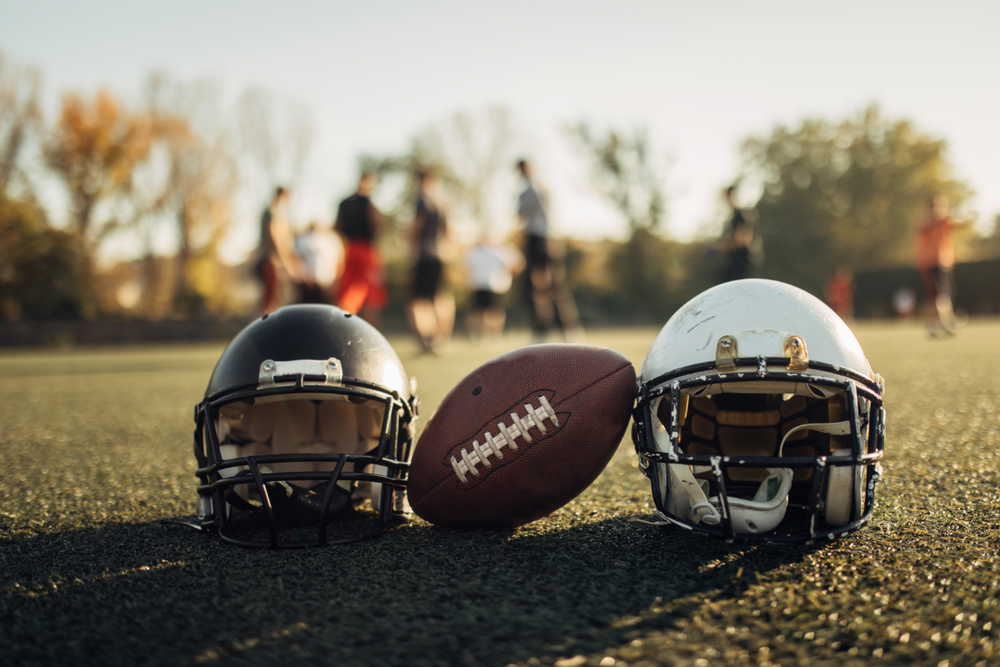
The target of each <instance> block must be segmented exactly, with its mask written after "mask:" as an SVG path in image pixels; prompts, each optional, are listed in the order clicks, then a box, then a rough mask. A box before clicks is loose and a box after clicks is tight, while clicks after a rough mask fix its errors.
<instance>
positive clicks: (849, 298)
mask: <svg viewBox="0 0 1000 667" xmlns="http://www.w3.org/2000/svg"><path fill="white" fill-rule="evenodd" d="M823 292H824V296H825V297H826V303H827V305H828V306H830V308H832V309H833V312H835V313H837V314H838V315H840V317H841V318H843V319H845V320H848V319H851V318H852V317H854V273H853V272H852V271H851V269H850V268H848V267H846V266H842V267H840V268H839V269H837V270H836V272H834V274H833V275H832V276H830V279H829V280H828V281H826V288H825V289H824V290H823Z"/></svg>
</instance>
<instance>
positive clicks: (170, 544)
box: [0, 320, 1000, 666]
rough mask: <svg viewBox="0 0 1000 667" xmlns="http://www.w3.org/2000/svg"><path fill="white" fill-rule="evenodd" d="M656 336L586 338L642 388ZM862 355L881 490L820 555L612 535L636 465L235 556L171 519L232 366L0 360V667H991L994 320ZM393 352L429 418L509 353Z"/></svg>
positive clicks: (888, 333) (996, 537) (999, 469)
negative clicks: (538, 516) (212, 394)
mask: <svg viewBox="0 0 1000 667" xmlns="http://www.w3.org/2000/svg"><path fill="white" fill-rule="evenodd" d="M654 333H655V332H654V331H652V330H637V331H615V332H593V333H591V336H590V341H591V342H594V343H598V344H603V345H608V346H610V347H614V348H616V349H618V350H620V351H622V352H623V353H625V354H626V355H627V356H629V357H630V358H631V359H632V360H633V361H634V362H636V365H638V363H639V362H640V360H641V359H642V356H643V355H644V354H645V352H646V349H647V347H648V345H649V343H650V342H651V341H652V338H653V335H654ZM858 333H859V337H860V338H861V341H862V343H863V345H864V346H865V349H866V351H867V352H868V354H869V357H870V359H871V361H872V364H873V366H874V367H875V369H876V370H877V371H879V372H881V373H882V374H883V376H885V377H886V379H887V385H888V390H887V403H886V405H887V410H888V414H889V427H888V437H887V450H886V461H885V481H884V482H883V483H882V484H881V485H880V487H879V489H878V495H877V503H878V507H877V510H876V516H875V519H874V520H873V522H872V523H871V524H870V525H869V526H868V527H867V528H865V529H864V530H862V531H860V532H859V533H856V534H854V535H852V536H850V537H848V538H847V539H844V540H842V541H840V542H837V543H834V544H831V545H827V546H825V547H821V548H813V549H810V548H805V547H801V548H800V547H773V546H758V547H752V546H750V547H748V546H745V545H744V546H740V545H733V546H731V545H727V544H725V543H720V542H715V541H711V540H707V539H704V538H702V537H700V536H697V535H691V534H689V533H687V532H686V531H682V530H680V529H677V528H653V527H638V526H635V525H632V524H629V523H627V519H628V518H629V517H633V516H637V515H648V514H649V513H650V512H651V505H652V499H651V496H650V494H649V490H648V486H647V484H646V481H645V478H644V477H642V476H641V475H640V473H639V472H638V471H637V470H636V466H635V455H634V453H633V452H632V448H631V445H630V444H628V443H626V444H625V445H623V446H622V448H621V449H620V450H619V453H618V454H617V455H616V457H615V459H614V460H613V461H612V463H611V465H610V466H609V467H608V469H607V470H606V471H605V473H604V474H603V475H602V476H601V478H600V479H599V480H598V481H597V483H595V485H594V486H593V487H591V488H590V489H589V490H587V491H586V492H585V493H584V494H583V495H581V496H580V497H579V498H578V499H577V500H576V501H574V502H572V503H570V504H569V505H568V506H566V507H565V508H563V509H562V510H560V511H558V512H556V513H554V514H553V515H551V516H550V517H548V518H546V519H543V520H541V521H538V522H536V523H534V524H531V525H529V526H526V527H524V528H522V529H520V530H517V531H479V532H453V531H448V530H443V529H439V528H435V527H433V526H431V525H428V524H426V523H424V522H422V521H420V520H415V521H413V522H412V523H410V524H408V525H406V526H402V527H400V528H398V529H395V530H393V531H391V532H390V533H388V534H387V535H386V536H384V537H382V538H381V539H379V540H375V541H372V542H367V543H363V544H357V545H351V546H347V547H332V548H327V549H321V550H320V549H313V550H303V551H295V552H272V551H254V550H245V549H239V548H236V547H231V546H225V545H223V544H221V543H220V542H219V541H218V540H217V539H216V538H214V537H213V536H208V535H202V534H199V533H196V532H194V531H192V530H190V529H186V528H184V527H181V526H177V525H170V524H163V523H162V522H161V520H163V519H171V518H181V517H185V516H189V515H191V514H192V513H193V512H194V504H195V503H194V500H195V487H196V484H197V481H196V479H195V477H194V475H193V472H194V469H195V464H194V457H193V456H192V455H191V431H192V428H193V423H192V407H193V405H194V404H195V403H196V402H197V401H198V400H199V398H200V396H201V394H202V392H203V391H204V388H205V385H206V383H207V381H208V376H209V373H210V372H211V369H212V366H213V364H214V362H215V360H216V358H217V357H218V355H219V353H220V352H221V349H222V348H221V346H189V347H188V346H185V347H163V348H123V349H119V350H96V351H73V352H23V351H15V352H11V351H7V352H3V353H2V354H0V378H2V380H0V587H2V589H3V596H2V598H0V665H7V664H15V665H20V664H26V665H27V664H39V665H51V664H66V665H82V664H88V665H89V664H163V665H172V664H183V663H192V662H193V663H199V664H209V665H216V664H220V665H242V664H252V665H285V664H293V663H296V662H299V661H303V662H304V664H316V663H326V664H338V665H437V664H439V665H452V664H457V665H506V664H509V663H515V664H531V665H537V664H553V663H555V664H557V665H560V666H570V665H583V664H589V665H598V664H604V665H608V664H610V663H611V660H610V658H613V659H614V660H615V661H616V662H615V663H614V664H617V665H622V664H628V665H643V664H768V663H771V664H783V665H796V664H802V665H805V664H811V665H839V664H852V663H857V664H869V663H871V662H873V661H874V662H884V663H890V664H899V665H906V664H926V665H937V664H939V663H942V662H943V661H947V662H948V664H949V665H965V664H969V665H971V664H976V663H977V662H978V663H982V664H996V663H997V661H998V660H1000V657H998V649H997V641H998V631H1000V584H998V581H997V580H998V574H1000V568H998V557H997V551H998V544H1000V452H998V443H1000V428H998V424H1000V418H998V417H1000V380H998V379H997V377H998V375H997V373H998V370H997V369H998V368H1000V351H998V342H1000V322H997V321H996V320H993V321H982V322H976V321H974V322H973V323H972V324H970V325H969V326H968V327H966V328H965V329H964V330H963V331H962V332H961V333H960V334H959V335H958V336H957V337H956V338H954V339H949V340H930V339H928V338H927V337H926V335H925V334H924V333H923V332H922V331H921V330H920V329H919V328H917V327H916V326H894V325H867V324H862V325H859V327H858ZM395 342H397V343H398V346H397V347H398V349H399V350H400V352H401V356H402V357H403V360H404V363H405V365H406V367H407V370H408V371H409V372H410V373H412V374H414V375H416V376H417V377H418V379H419V382H420V387H419V394H420V395H421V397H422V399H423V402H424V416H425V418H426V416H427V415H428V414H430V411H431V410H433V408H434V407H435V406H436V405H437V404H438V403H439V402H440V400H441V399H442V398H443V396H444V395H445V394H446V393H447V391H448V390H449V389H450V387H451V386H453V385H454V384H455V383H456V382H457V381H458V380H459V379H460V378H461V377H462V376H464V375H465V374H466V373H468V372H469V371H470V370H472V369H473V368H474V367H475V366H477V365H478V364H480V363H482V362H483V361H485V360H487V359H488V358H490V357H492V356H494V355H495V354H497V353H498V352H500V351H502V350H485V351H484V350H479V349H475V348H473V347H472V346H470V345H469V344H468V343H464V342H461V341H459V342H456V343H455V344H454V345H453V347H452V349H451V350H450V352H449V353H448V354H447V355H446V356H444V357H443V358H440V359H437V358H432V357H426V356H424V357H419V356H417V354H416V348H415V346H414V345H412V344H411V343H410V342H409V341H395ZM514 342H518V341H517V340H515V341H514ZM521 342H523V341H521ZM567 463H568V464H570V463H571V462H567ZM602 660H603V662H602ZM702 661H704V662H702Z"/></svg>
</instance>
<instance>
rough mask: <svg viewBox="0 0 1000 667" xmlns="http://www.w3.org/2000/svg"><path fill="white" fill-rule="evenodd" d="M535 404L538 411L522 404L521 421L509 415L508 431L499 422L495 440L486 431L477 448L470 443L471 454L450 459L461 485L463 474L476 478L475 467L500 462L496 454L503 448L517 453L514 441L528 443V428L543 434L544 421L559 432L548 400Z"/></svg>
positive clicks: (514, 413)
mask: <svg viewBox="0 0 1000 667" xmlns="http://www.w3.org/2000/svg"><path fill="white" fill-rule="evenodd" d="M538 404H539V407H538V409H535V408H533V407H531V405H529V404H527V403H525V405H524V411H525V412H526V413H527V414H526V415H525V416H524V417H518V416H517V413H516V412H512V413H510V418H511V425H510V426H509V427H508V426H507V425H506V424H504V423H503V422H500V423H499V424H497V430H498V431H499V432H500V433H499V434H498V435H497V436H496V437H495V438H494V437H493V435H492V434H491V433H490V432H489V431H487V432H486V437H485V438H484V440H485V442H484V443H483V444H479V441H478V440H473V441H472V448H471V449H472V451H471V452H470V451H469V450H467V449H464V448H463V449H462V451H461V453H460V455H459V457H460V458H459V457H455V456H452V457H451V467H452V468H454V469H455V474H456V475H458V479H460V480H461V481H463V482H465V481H467V479H468V478H467V477H466V474H467V473H470V472H471V473H472V474H473V475H479V471H478V470H476V466H477V465H478V464H480V463H482V464H483V465H484V466H486V467H487V468H489V467H490V466H491V465H492V464H491V463H490V458H489V457H490V456H496V457H497V460H500V459H502V458H503V452H501V451H500V450H501V449H502V448H504V447H510V449H511V451H517V442H515V441H516V440H517V439H518V438H521V437H523V438H524V441H525V442H526V443H530V442H531V435H530V434H529V433H528V430H529V429H530V428H531V427H532V426H536V427H538V430H539V431H541V432H542V435H545V434H546V432H547V430H546V428H545V423H544V422H545V420H546V419H548V420H549V421H550V422H552V425H553V426H555V427H556V428H559V418H558V417H556V411H555V410H553V409H552V406H551V405H549V402H548V400H547V399H546V398H545V397H544V396H539V397H538Z"/></svg>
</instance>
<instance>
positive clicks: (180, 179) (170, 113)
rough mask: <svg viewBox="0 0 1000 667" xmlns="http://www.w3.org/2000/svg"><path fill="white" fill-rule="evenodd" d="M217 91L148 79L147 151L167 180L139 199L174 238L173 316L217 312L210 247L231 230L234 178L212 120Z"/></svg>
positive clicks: (224, 142) (207, 86)
mask: <svg viewBox="0 0 1000 667" xmlns="http://www.w3.org/2000/svg"><path fill="white" fill-rule="evenodd" d="M218 100H219V91H218V88H217V86H215V85H213V84H211V83H210V82H206V81H203V82H197V83H193V84H182V83H176V82H173V81H171V80H170V79H169V78H168V77H167V76H166V75H164V74H154V75H152V76H151V77H150V79H149V82H148V85H147V104H148V114H149V117H150V118H151V120H152V123H153V127H154V137H155V139H154V144H155V146H156V147H157V148H161V149H162V151H163V153H162V155H161V161H162V163H163V165H161V166H165V170H164V171H165V173H166V177H165V178H164V179H163V181H162V182H161V183H160V184H159V185H158V186H154V187H153V192H154V194H153V196H147V197H146V198H145V199H146V201H148V202H149V203H148V204H147V206H146V207H145V208H146V209H147V213H153V212H163V213H165V214H166V215H167V217H168V218H169V219H171V220H173V222H174V224H175V227H176V231H177V238H178V249H177V258H176V261H177V267H176V284H175V286H174V290H173V293H174V298H173V302H174V311H175V312H178V313H186V314H190V313H193V312H197V311H200V310H203V309H204V308H205V307H206V306H215V307H219V306H221V305H223V304H221V303H219V302H218V296H219V295H220V294H221V293H223V292H224V291H225V290H221V289H219V282H220V281H221V279H222V278H221V272H220V271H219V270H218V269H219V266H218V263H219V260H218V257H217V256H216V248H217V245H218V243H219V241H220V240H221V238H222V236H223V234H224V233H225V232H226V231H227V230H228V228H229V227H230V225H231V224H232V215H231V213H232V198H233V195H234V193H235V190H236V185H237V174H236V168H235V163H234V160H233V158H232V156H231V153H230V150H229V146H228V142H227V138H226V136H225V133H224V131H223V130H222V123H221V122H220V121H219V114H218V109H219V105H218Z"/></svg>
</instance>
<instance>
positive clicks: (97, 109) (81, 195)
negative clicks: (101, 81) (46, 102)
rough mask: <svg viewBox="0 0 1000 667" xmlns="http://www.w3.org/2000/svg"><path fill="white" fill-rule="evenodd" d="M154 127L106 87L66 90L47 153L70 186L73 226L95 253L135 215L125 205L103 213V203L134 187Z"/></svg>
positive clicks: (146, 117)
mask: <svg viewBox="0 0 1000 667" xmlns="http://www.w3.org/2000/svg"><path fill="white" fill-rule="evenodd" d="M153 129H154V128H153V124H152V122H151V120H150V118H149V117H148V116H146V115H144V114H132V113H130V112H128V111H127V110H126V109H125V108H123V107H122V105H121V104H120V103H119V102H118V100H116V99H115V97H114V96H113V95H112V94H111V93H110V92H108V91H106V90H101V91H99V92H98V93H97V95H96V96H94V98H93V99H90V100H87V99H84V98H82V97H80V96H79V95H76V94H75V93H67V94H66V95H64V96H63V101H62V110H61V112H60V115H59V122H58V124H57V125H56V127H55V129H54V130H53V131H52V133H51V135H50V136H49V139H48V141H47V142H46V145H45V158H46V162H47V163H48V165H49V167H51V168H52V169H53V170H54V171H55V172H56V173H57V174H58V175H59V176H60V177H61V178H62V180H63V182H64V183H65V185H66V188H67V190H68V191H69V196H70V221H71V227H72V229H73V232H74V233H75V234H76V236H77V237H78V238H79V239H80V240H81V241H82V242H83V243H84V245H85V246H86V247H87V248H88V249H89V250H90V252H91V254H93V250H95V249H96V248H97V246H98V245H99V244H100V242H101V241H102V240H103V239H105V238H106V237H107V236H108V234H110V233H112V232H113V231H115V230H118V229H121V228H123V227H127V226H129V224H130V223H134V222H135V220H136V216H135V215H123V212H122V211H108V212H107V215H105V216H102V217H101V218H98V212H99V210H98V207H99V205H100V204H102V203H108V204H109V205H112V206H113V205H114V204H116V203H119V204H120V203H123V200H122V199H119V200H118V201H117V202H116V201H115V198H116V197H119V196H120V195H122V194H123V193H125V192H127V190H128V189H129V188H130V187H131V185H132V180H133V177H134V174H135V169H136V167H137V165H139V163H141V162H142V161H143V160H145V159H146V157H147V155H148V154H149V151H150V147H151V145H152V141H153ZM126 200H127V198H126ZM125 203H127V201H126V202H125Z"/></svg>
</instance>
